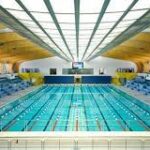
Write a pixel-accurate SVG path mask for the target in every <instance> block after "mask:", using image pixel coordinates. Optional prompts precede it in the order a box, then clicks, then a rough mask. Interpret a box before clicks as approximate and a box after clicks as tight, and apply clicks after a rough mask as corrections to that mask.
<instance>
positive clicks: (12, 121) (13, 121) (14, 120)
mask: <svg viewBox="0 0 150 150" xmlns="http://www.w3.org/2000/svg"><path fill="white" fill-rule="evenodd" d="M40 96H42V93H40ZM38 101H39V99H38V100H37V101H33V102H32V103H31V104H30V105H29V106H28V107H26V109H23V110H22V111H21V112H20V113H19V114H18V115H16V116H15V117H14V118H13V120H10V121H9V122H8V123H7V124H6V125H5V126H4V127H3V128H2V131H3V130H4V131H6V130H8V127H9V124H11V126H12V125H13V124H14V123H16V122H17V118H18V117H19V116H20V115H21V114H22V113H23V112H24V111H26V110H27V109H29V108H30V107H31V106H32V105H34V103H36V102H38ZM9 128H10V127H9Z"/></svg>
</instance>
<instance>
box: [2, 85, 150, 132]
mask: <svg viewBox="0 0 150 150" xmlns="http://www.w3.org/2000/svg"><path fill="white" fill-rule="evenodd" d="M0 130H1V131H149V130H150V106H149V105H146V104H145V103H142V102H141V101H139V100H137V99H135V98H133V97H131V96H129V95H127V94H126V93H124V92H122V91H120V90H119V89H116V88H115V87H113V86H111V85H59V86H57V85H55V86H54V85H53V86H50V85H45V86H43V87H40V88H39V89H38V90H36V91H34V92H31V93H30V94H28V95H26V96H24V97H22V98H20V99H18V100H16V101H14V102H12V103H10V104H7V105H5V106H3V107H2V108H0Z"/></svg>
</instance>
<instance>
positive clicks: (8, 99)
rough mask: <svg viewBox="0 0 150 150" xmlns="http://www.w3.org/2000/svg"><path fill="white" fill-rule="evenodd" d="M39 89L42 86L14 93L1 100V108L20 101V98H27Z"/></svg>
mask: <svg viewBox="0 0 150 150" xmlns="http://www.w3.org/2000/svg"><path fill="white" fill-rule="evenodd" d="M39 87H40V86H31V87H28V88H27V89H25V90H21V91H18V92H15V93H13V94H12V95H9V96H5V97H2V98H0V108H1V107H2V106H4V105H6V104H8V103H10V102H13V101H15V100H17V99H19V98H20V97H23V96H25V95H26V94H28V93H30V92H32V91H34V90H36V89H38V88H39Z"/></svg>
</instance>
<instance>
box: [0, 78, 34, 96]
mask: <svg viewBox="0 0 150 150" xmlns="http://www.w3.org/2000/svg"><path fill="white" fill-rule="evenodd" d="M30 85H31V84H30V83H29V82H28V81H24V80H22V79H21V78H19V77H15V78H14V79H8V78H6V77H2V78H0V98H2V97H4V96H8V95H12V94H13V93H14V92H17V91H20V90H24V89H26V88H27V87H29V86H30Z"/></svg>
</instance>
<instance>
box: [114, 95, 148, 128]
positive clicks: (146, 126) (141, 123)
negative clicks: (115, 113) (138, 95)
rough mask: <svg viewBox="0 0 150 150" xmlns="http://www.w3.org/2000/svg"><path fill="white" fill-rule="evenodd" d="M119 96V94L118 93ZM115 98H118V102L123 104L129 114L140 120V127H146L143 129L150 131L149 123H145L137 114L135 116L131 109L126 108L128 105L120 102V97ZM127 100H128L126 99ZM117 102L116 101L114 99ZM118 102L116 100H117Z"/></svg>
mask: <svg viewBox="0 0 150 150" xmlns="http://www.w3.org/2000/svg"><path fill="white" fill-rule="evenodd" d="M117 94H118V93H117ZM114 97H116V99H117V100H118V102H119V103H120V104H122V105H123V106H124V107H125V108H126V109H127V110H128V111H129V112H131V113H132V114H133V115H134V116H136V118H138V119H139V120H140V121H141V122H139V121H138V120H137V121H138V122H139V123H140V125H142V126H143V125H144V126H143V127H144V128H145V129H146V130H148V131H149V130H150V127H149V125H147V123H146V122H145V121H144V120H142V119H141V118H140V117H139V116H138V115H137V114H135V113H134V112H133V111H132V110H131V109H129V108H128V107H127V106H126V104H124V103H123V102H121V101H120V99H118V97H117V96H116V95H114ZM125 99H126V98H125ZM114 100H115V99H114ZM115 101H116V100H115Z"/></svg>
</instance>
